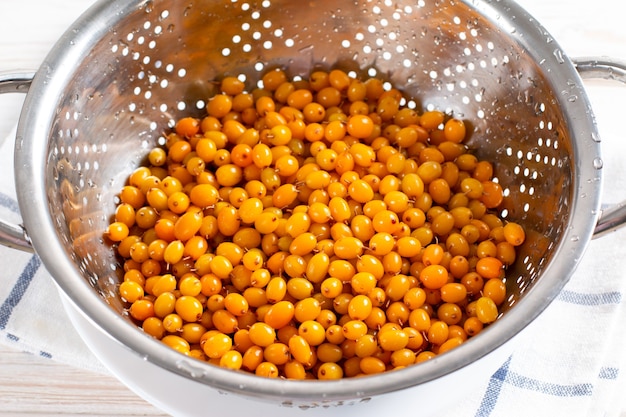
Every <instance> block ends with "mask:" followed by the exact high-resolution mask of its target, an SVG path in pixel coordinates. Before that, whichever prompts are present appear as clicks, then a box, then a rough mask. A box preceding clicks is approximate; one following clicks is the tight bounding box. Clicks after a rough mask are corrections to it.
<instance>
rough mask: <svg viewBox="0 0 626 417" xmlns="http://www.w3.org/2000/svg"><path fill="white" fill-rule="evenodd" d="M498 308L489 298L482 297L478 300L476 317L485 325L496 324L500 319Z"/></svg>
mask: <svg viewBox="0 0 626 417" xmlns="http://www.w3.org/2000/svg"><path fill="white" fill-rule="evenodd" d="M498 314H499V313H498V307H497V306H496V303H494V301H493V300H492V299H491V298H489V297H480V298H479V299H478V300H476V317H477V318H478V320H480V321H481V322H482V323H483V324H489V323H492V322H494V321H495V320H496V319H497V318H498Z"/></svg>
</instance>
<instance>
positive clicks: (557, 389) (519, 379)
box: [494, 372, 593, 397]
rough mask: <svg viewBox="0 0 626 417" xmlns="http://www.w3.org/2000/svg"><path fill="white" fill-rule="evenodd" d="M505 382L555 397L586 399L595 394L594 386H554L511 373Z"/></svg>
mask: <svg viewBox="0 0 626 417" xmlns="http://www.w3.org/2000/svg"><path fill="white" fill-rule="evenodd" d="M494 377H495V376H494ZM505 382H506V383H507V384H511V385H513V386H515V387H517V388H522V389H527V390H530V391H536V392H542V393H544V394H548V395H552V396H555V397H586V396H589V395H591V394H592V393H593V385H592V384H573V385H562V384H554V383H552V382H545V381H540V380H538V379H535V378H529V377H527V376H524V375H520V374H517V373H511V372H509V373H508V374H507V377H506V381H505Z"/></svg>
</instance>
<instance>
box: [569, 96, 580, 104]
mask: <svg viewBox="0 0 626 417" xmlns="http://www.w3.org/2000/svg"><path fill="white" fill-rule="evenodd" d="M576 100H578V96H577V95H576V94H572V95H571V96H569V97H567V101H569V102H570V103H573V102H575V101H576Z"/></svg>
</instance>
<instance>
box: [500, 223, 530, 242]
mask: <svg viewBox="0 0 626 417" xmlns="http://www.w3.org/2000/svg"><path fill="white" fill-rule="evenodd" d="M503 232H504V238H505V239H506V241H507V242H508V243H510V244H511V245H513V246H519V245H521V244H522V243H524V240H525V239H526V233H525V232H524V228H523V227H522V226H520V225H519V224H518V223H514V222H509V223H507V224H505V225H504V230H503Z"/></svg>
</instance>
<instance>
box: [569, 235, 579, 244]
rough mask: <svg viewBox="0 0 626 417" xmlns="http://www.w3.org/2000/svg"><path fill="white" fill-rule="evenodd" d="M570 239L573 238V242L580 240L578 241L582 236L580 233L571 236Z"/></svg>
mask: <svg viewBox="0 0 626 417" xmlns="http://www.w3.org/2000/svg"><path fill="white" fill-rule="evenodd" d="M570 240H571V241H572V242H578V241H579V240H580V237H579V236H578V235H573V236H572V237H571V238H570Z"/></svg>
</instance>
